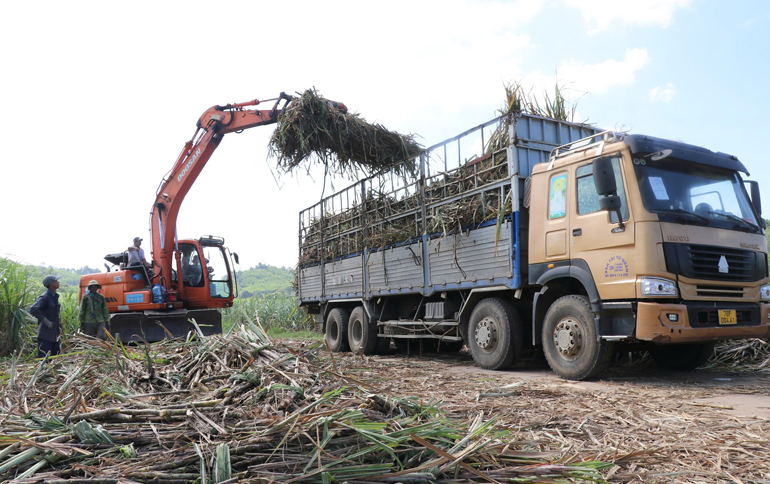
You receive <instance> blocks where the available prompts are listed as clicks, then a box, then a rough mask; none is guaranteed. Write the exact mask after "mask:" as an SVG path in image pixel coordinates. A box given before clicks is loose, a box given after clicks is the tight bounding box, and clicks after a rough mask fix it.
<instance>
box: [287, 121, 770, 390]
mask: <svg viewBox="0 0 770 484" xmlns="http://www.w3.org/2000/svg"><path fill="white" fill-rule="evenodd" d="M748 175H749V173H748V171H747V170H746V167H745V166H744V165H743V163H741V161H739V160H738V158H736V157H735V156H732V155H728V154H725V153H721V152H713V151H710V150H708V149H705V148H702V147H698V146H694V145H690V144H686V143H683V142H679V141H671V140H667V139H661V138H656V137H652V136H646V135H639V134H628V133H623V132H616V131H600V130H597V129H596V128H595V127H593V126H589V125H585V124H577V123H570V122H565V121H558V120H554V119H549V118H544V117H540V116H535V115H530V114H526V113H509V114H507V115H503V116H500V117H498V118H495V119H492V120H490V121H488V122H486V123H483V124H481V125H479V126H476V127H474V128H472V129H470V130H468V131H465V132H464V133H461V134H459V135H457V136H454V137H452V138H449V139H447V140H445V141H443V142H441V143H438V144H436V145H434V146H431V147H430V148H428V149H426V150H425V151H424V152H423V153H422V154H421V155H420V156H419V157H417V158H414V159H411V160H405V161H404V162H403V163H401V164H398V165H395V166H393V167H392V168H391V169H390V170H388V171H385V172H381V173H377V174H375V175H373V176H370V177H368V178H365V179H362V180H360V181H358V182H356V183H354V184H352V185H351V186H349V187H347V188H345V189H343V190H340V191H338V192H336V193H334V194H332V195H330V196H328V197H325V198H323V199H322V200H321V201H320V202H318V203H317V204H315V205H313V206H311V207H309V208H307V209H305V210H302V211H301V212H300V214H299V264H298V268H297V279H298V280H297V293H298V304H299V305H300V306H301V307H304V308H306V310H307V311H308V312H309V313H311V314H314V315H315V317H316V321H317V322H318V323H319V324H321V325H322V327H323V331H324V334H325V338H326V341H327V342H328V343H329V345H330V347H331V348H332V350H333V351H347V350H351V351H353V352H355V353H359V354H366V355H368V354H376V353H378V352H382V351H385V350H386V349H387V348H389V347H390V344H391V341H392V342H393V343H394V344H395V345H396V347H398V348H401V349H404V348H409V347H410V346H412V347H414V348H419V349H421V350H431V351H432V350H438V351H459V350H460V349H461V348H462V347H463V345H467V346H468V347H469V349H470V352H471V354H472V355H473V359H474V362H475V363H476V365H477V366H479V367H481V368H485V369H492V370H503V369H507V368H509V367H510V366H511V365H512V364H513V363H514V362H515V361H516V360H517V359H519V358H521V357H522V354H523V353H524V352H525V350H527V349H531V348H541V349H542V352H543V353H544V354H545V357H546V359H547V360H548V363H549V365H550V367H551V368H552V369H553V370H554V371H555V372H556V373H557V374H558V375H560V376H561V377H563V378H566V379H572V380H582V379H589V378H594V377H596V376H598V375H599V374H600V373H601V372H602V371H603V370H604V369H606V367H607V365H608V364H609V362H610V360H611V357H612V355H613V354H614V353H615V352H616V351H618V350H622V349H623V348H632V347H633V348H635V349H639V348H643V349H646V350H648V351H649V352H650V354H651V355H652V357H653V359H654V360H655V361H656V363H657V364H658V365H659V366H662V367H664V368H669V369H679V370H684V369H692V368H695V367H697V366H700V365H701V364H703V363H704V362H705V361H706V360H707V359H708V358H709V356H710V355H711V354H712V353H713V350H714V343H715V342H716V341H719V340H728V339H745V338H758V337H767V336H768V332H769V331H770V309H769V308H770V305H768V304H767V302H768V301H770V286H769V285H768V281H769V280H770V279H768V259H767V244H766V241H765V236H764V229H765V223H764V220H763V219H762V216H761V202H760V193H759V186H758V184H757V183H756V182H753V181H744V178H743V176H748Z"/></svg>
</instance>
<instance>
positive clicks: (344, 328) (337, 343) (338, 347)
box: [326, 308, 350, 353]
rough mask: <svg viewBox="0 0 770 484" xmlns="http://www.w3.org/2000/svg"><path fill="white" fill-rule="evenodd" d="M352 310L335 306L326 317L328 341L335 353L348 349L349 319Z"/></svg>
mask: <svg viewBox="0 0 770 484" xmlns="http://www.w3.org/2000/svg"><path fill="white" fill-rule="evenodd" d="M349 320H350V311H348V310H347V309H344V308H335V309H332V310H331V311H330V312H329V316H328V317H327V318H326V342H327V343H328V344H329V348H331V350H332V351H333V352H334V353H339V352H341V351H348V350H349V349H350V345H349V343H348V321H349Z"/></svg>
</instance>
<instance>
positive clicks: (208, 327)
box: [110, 309, 222, 343]
mask: <svg viewBox="0 0 770 484" xmlns="http://www.w3.org/2000/svg"><path fill="white" fill-rule="evenodd" d="M190 319H194V320H195V322H196V323H197V324H198V327H199V328H200V329H201V331H202V332H203V334H204V335H206V336H209V335H212V334H220V333H222V314H221V313H220V312H219V311H218V310H216V309H195V310H186V309H183V310H179V311H169V312H156V311H144V312H132V313H115V314H112V315H111V316H110V333H112V335H113V336H115V335H117V334H119V335H120V340H121V341H123V342H131V341H133V342H140V341H142V340H143V339H144V340H145V341H147V342H149V343H153V342H156V341H161V340H163V339H166V338H179V337H185V336H187V334H188V333H190V332H192V333H195V332H196V329H195V326H194V325H193V324H192V323H191V322H190ZM116 337H117V336H116Z"/></svg>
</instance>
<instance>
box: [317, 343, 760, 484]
mask: <svg viewBox="0 0 770 484" xmlns="http://www.w3.org/2000/svg"><path fill="white" fill-rule="evenodd" d="M324 357H325V358H326V357H329V354H328V353H326V352H324ZM333 358H334V361H335V364H336V366H337V368H338V369H339V371H340V373H341V374H343V375H345V376H346V377H348V378H349V379H350V380H349V382H351V383H353V384H360V385H362V386H364V387H366V388H367V389H369V391H371V392H373V393H380V394H383V395H389V396H401V397H413V398H416V399H419V400H421V401H424V402H426V403H427V402H430V401H436V400H438V401H441V402H443V403H442V405H441V408H443V410H444V411H445V412H446V414H447V416H448V417H451V418H456V419H461V420H463V421H468V420H470V419H473V418H476V417H478V416H479V415H480V414H481V415H483V418H484V419H491V418H494V419H496V424H497V428H499V429H505V430H508V431H509V436H510V437H509V438H512V440H511V445H512V446H513V447H516V448H518V449H521V450H527V449H530V450H532V451H538V452H543V451H552V452H554V455H555V456H556V457H557V458H558V461H559V462H561V463H575V462H584V461H591V460H599V461H603V462H609V463H612V464H613V465H612V466H611V467H609V468H608V470H607V471H606V472H604V475H605V479H607V481H609V482H645V483H646V482H682V483H685V482H686V483H712V482H720V483H721V482H735V483H750V482H751V483H768V484H770V371H769V370H768V369H761V370H754V371H747V370H743V371H734V370H729V369H725V368H724V367H723V368H721V369H711V370H698V371H693V372H671V371H664V370H660V369H657V368H656V367H655V366H654V364H653V363H652V362H648V361H644V360H642V361H640V362H637V363H629V362H628V361H624V362H618V363H614V364H613V365H612V366H611V367H610V369H609V370H608V371H607V373H606V374H605V375H604V376H603V378H601V379H599V380H596V381H590V382H570V381H565V380H562V379H560V378H559V377H557V376H556V375H555V374H554V373H553V372H552V371H551V370H550V368H549V367H548V364H547V363H546V362H545V360H541V359H537V358H535V359H530V360H527V361H524V362H521V363H519V364H517V365H516V366H515V367H514V368H513V369H511V370H508V371H487V370H482V369H479V368H477V367H475V366H474V365H473V359H472V357H471V355H470V354H469V353H468V350H467V349H465V350H463V351H462V352H460V353H455V354H423V355H421V354H410V355H396V354H388V355H383V356H359V355H352V354H350V353H335V354H334V355H333Z"/></svg>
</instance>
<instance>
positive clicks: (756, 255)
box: [663, 242, 767, 297]
mask: <svg viewBox="0 0 770 484" xmlns="http://www.w3.org/2000/svg"><path fill="white" fill-rule="evenodd" d="M663 252H664V254H665V257H666V266H667V267H668V270H669V271H670V272H673V273H675V274H680V275H682V276H685V277H689V278H692V279H707V280H712V281H736V282H751V281H758V280H760V279H762V278H764V277H766V274H767V268H766V267H765V256H764V254H763V253H761V252H756V251H753V250H742V249H735V248H732V247H719V246H714V245H694V244H692V245H691V244H676V243H668V242H667V243H664V244H663ZM723 257H724V260H723V259H722V258H723ZM720 268H721V270H720ZM725 270H726V271H727V272H724V271H725ZM709 289H711V288H709ZM728 291H732V289H730V290H728ZM704 295H705V294H704ZM721 297H732V296H721ZM736 297H738V296H736Z"/></svg>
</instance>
